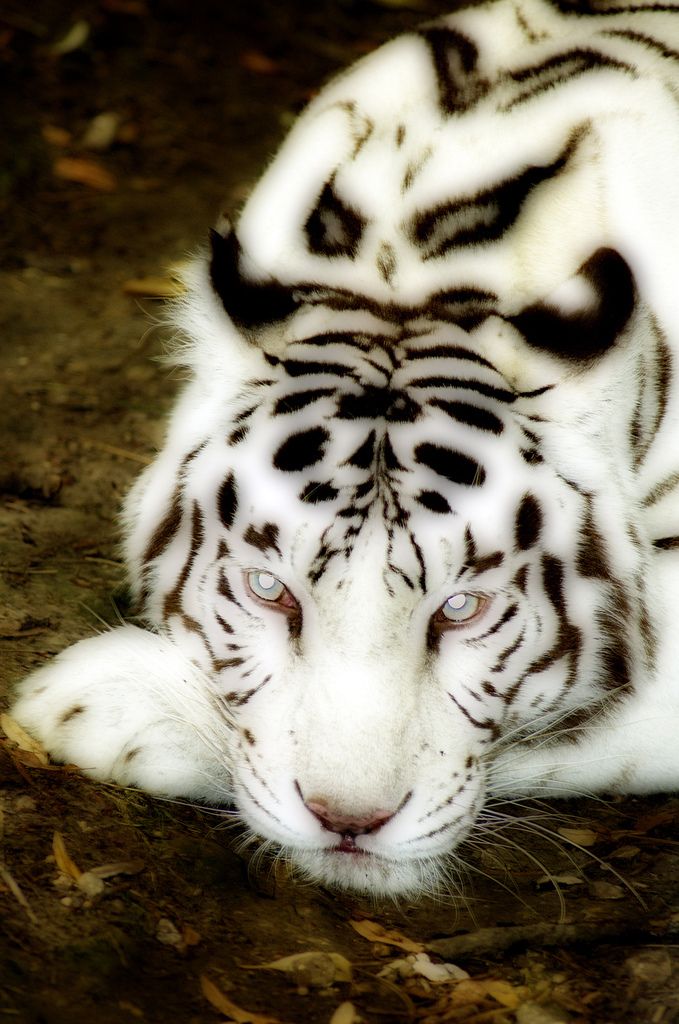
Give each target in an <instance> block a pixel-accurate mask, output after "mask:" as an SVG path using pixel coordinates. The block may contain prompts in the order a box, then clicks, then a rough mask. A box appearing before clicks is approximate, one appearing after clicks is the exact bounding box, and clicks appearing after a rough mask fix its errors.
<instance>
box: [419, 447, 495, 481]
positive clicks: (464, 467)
mask: <svg viewBox="0 0 679 1024" xmlns="http://www.w3.org/2000/svg"><path fill="white" fill-rule="evenodd" d="M414 456H415V459H416V461H417V462H419V463H420V465H424V466H428V467H429V469H432V470H433V471H434V473H436V474H437V475H438V476H442V477H444V478H445V479H446V480H450V481H451V483H454V484H462V485H463V486H465V487H480V486H481V485H482V484H483V483H484V481H485V479H486V471H485V470H484V468H483V467H482V466H480V465H479V463H478V462H477V461H476V460H475V459H472V458H470V457H469V456H468V455H465V454H464V453H463V452H458V451H455V450H454V449H451V448H443V447H442V446H441V445H438V444H430V443H428V442H424V443H423V444H418V445H417V447H416V448H415V451H414Z"/></svg>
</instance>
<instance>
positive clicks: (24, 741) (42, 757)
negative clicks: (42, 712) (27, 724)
mask: <svg viewBox="0 0 679 1024" xmlns="http://www.w3.org/2000/svg"><path fill="white" fill-rule="evenodd" d="M0 726H2V731H3V732H4V734H5V736H6V737H7V739H8V740H11V741H12V743H16V745H17V747H18V748H19V750H25V751H26V753H28V754H33V755H34V756H35V757H36V758H37V760H38V762H39V763H40V764H42V765H45V766H47V765H48V764H49V763H50V762H49V758H48V756H47V753H46V752H45V751H44V750H43V748H42V747H41V746H40V744H39V743H38V742H37V741H36V740H34V739H33V737H32V736H29V735H28V733H27V732H26V730H25V729H23V728H22V727H21V726H20V725H19V723H18V722H17V721H15V720H14V719H13V718H12V717H11V716H10V715H7V714H3V715H0Z"/></svg>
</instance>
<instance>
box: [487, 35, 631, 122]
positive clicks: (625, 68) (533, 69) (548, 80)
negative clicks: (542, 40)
mask: <svg viewBox="0 0 679 1024" xmlns="http://www.w3.org/2000/svg"><path fill="white" fill-rule="evenodd" d="M601 68H607V69H609V70H613V71H622V72H625V73H626V74H630V75H632V76H633V77H635V78H636V77H637V76H638V72H637V70H636V68H635V67H634V66H633V65H632V64H626V63H625V62H624V61H619V60H614V59H613V58H612V57H607V56H606V55H605V54H603V53H600V52H599V51H598V50H589V49H586V48H580V47H576V48H575V49H573V50H568V51H567V52H566V53H560V54H557V55H556V56H554V57H550V58H549V59H548V60H545V61H543V62H542V63H541V64H534V65H531V66H530V67H525V68H521V69H520V70H519V71H511V72H509V73H508V75H507V79H508V80H509V81H513V82H515V83H516V84H517V85H519V84H520V85H523V84H524V83H526V86H527V87H526V88H525V89H523V90H522V91H521V92H520V93H519V94H518V95H516V96H515V97H514V98H513V99H511V100H510V101H509V102H508V103H505V104H504V105H503V107H502V109H503V110H504V111H508V110H512V109H513V108H514V107H516V106H519V104H521V103H527V102H528V101H529V100H532V99H534V98H535V96H537V95H539V94H540V93H542V92H546V91H547V90H549V89H553V88H555V87H556V86H557V85H560V84H563V83H566V82H572V81H573V80H574V79H576V78H578V77H579V76H581V75H586V74H588V73H589V72H590V71H599V70H601Z"/></svg>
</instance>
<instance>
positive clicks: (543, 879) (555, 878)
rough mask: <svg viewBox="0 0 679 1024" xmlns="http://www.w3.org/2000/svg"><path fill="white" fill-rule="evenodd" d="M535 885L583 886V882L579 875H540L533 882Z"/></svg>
mask: <svg viewBox="0 0 679 1024" xmlns="http://www.w3.org/2000/svg"><path fill="white" fill-rule="evenodd" d="M535 884H536V885H584V884H585V880H584V878H581V877H580V875H540V877H539V878H538V879H536V882H535Z"/></svg>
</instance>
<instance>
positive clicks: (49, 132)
mask: <svg viewBox="0 0 679 1024" xmlns="http://www.w3.org/2000/svg"><path fill="white" fill-rule="evenodd" d="M42 137H43V139H44V140H45V142H47V143H48V145H50V146H58V147H59V149H63V148H64V146H68V145H69V144H70V142H71V139H72V138H73V136H72V135H71V133H70V132H69V131H66V129H65V128H59V126H58V125H56V124H46V125H44V126H43V129H42Z"/></svg>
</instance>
